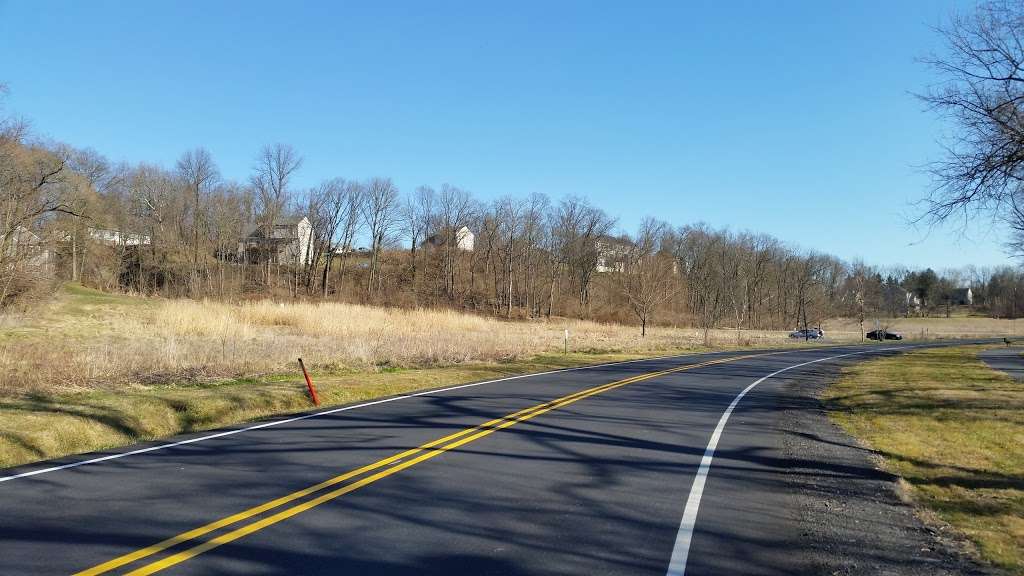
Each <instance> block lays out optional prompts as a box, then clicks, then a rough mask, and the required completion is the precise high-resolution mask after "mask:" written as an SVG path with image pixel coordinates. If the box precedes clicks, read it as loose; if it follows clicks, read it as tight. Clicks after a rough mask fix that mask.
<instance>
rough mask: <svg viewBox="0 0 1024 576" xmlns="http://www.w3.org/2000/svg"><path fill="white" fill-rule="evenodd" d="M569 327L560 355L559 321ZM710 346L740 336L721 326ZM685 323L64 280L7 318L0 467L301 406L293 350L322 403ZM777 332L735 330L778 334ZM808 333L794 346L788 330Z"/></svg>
mask: <svg viewBox="0 0 1024 576" xmlns="http://www.w3.org/2000/svg"><path fill="white" fill-rule="evenodd" d="M566 329H568V330H569V332H570V341H569V347H570V352H569V353H568V354H563V353H562V346H563V340H562V337H563V333H564V332H563V331H564V330H566ZM712 338H713V343H714V347H716V348H724V347H728V346H732V347H735V346H736V335H735V333H734V332H732V331H730V330H721V331H715V332H714V333H713V334H712ZM700 342H701V336H700V334H699V332H698V331H696V330H692V329H670V328H655V329H653V330H650V331H649V334H648V337H647V338H644V339H641V338H640V337H639V333H638V330H637V329H636V328H635V327H632V326H620V325H609V324H598V323H594V322H584V321H576V320H558V321H551V322H503V321H500V320H496V319H491V318H485V317H480V316H475V315H469V314H459V313H455V312H446V311H428V310H387V309H382V308H372V307H366V306H352V305H344V304H302V303H298V304H278V303H272V302H256V303H248V304H235V305H232V304H223V303H215V302H195V301H188V300H161V299H148V298H134V297H127V296H119V295H110V294H104V293H101V292H96V291H93V290H89V289H85V288H81V287H77V286H68V287H67V288H65V290H64V291H63V292H62V293H61V294H60V296H59V297H58V298H57V299H56V300H55V301H54V302H51V303H48V304H46V305H44V306H42V307H40V308H39V309H36V310H33V311H31V312H30V313H27V314H25V315H24V316H21V317H16V316H10V315H8V316H6V317H2V318H0V467H6V466H14V465H18V464H23V463H27V462H32V461H36V460H41V459H46V458H52V457H57V456H62V455H67V454H73V453H78V452H84V451H89V450H95V449H101V448H109V447H114V446H122V445H126V444H130V443H133V442H137V441H141V440H150V439H155V438H161V437H166V436H170V435H173V434H177V433H181V432H190V431H196V430H203V429H210V428H216V427H220V426H225V425H230V424H235V423H239V422H244V421H248V420H253V419H257V418H261V417H265V416H269V415H273V414H281V413H287V412H294V411H299V410H304V409H308V408H309V407H310V405H309V400H308V399H307V398H306V396H305V387H304V385H303V383H302V380H301V376H300V374H299V372H298V368H297V366H296V363H295V361H296V358H297V357H299V356H302V357H303V358H304V359H305V361H306V363H307V365H308V366H309V367H310V368H311V370H312V371H313V375H314V379H315V381H316V384H317V387H318V389H319V392H320V396H321V399H322V400H323V403H324V404H325V405H338V404H345V403H350V402H355V401H359V400H365V399H369V398H375V397H382V396H388V395H393V394H400V393H404V392H409V391H413V390H422V389H427V388H433V387H439V386H446V385H452V384H457V383H463V382H471V381H477V380H485V379H491V378H496V377H501V376H506V375H512V374H521V373H527V372H537V371H543V370H550V369H554V368H562V367H566V366H573V365H581V364H589V363H598V362H609V361H615V360H625V359H631V358H640V357H645V356H654V355H661V354H669V353H676V352H684V351H694V350H702V349H704V348H703V347H702V346H700ZM785 342H787V338H786V337H785V333H781V332H743V333H742V342H741V343H742V344H743V345H747V346H774V345H779V344H782V343H785ZM794 344H795V345H802V343H799V342H797V343H794Z"/></svg>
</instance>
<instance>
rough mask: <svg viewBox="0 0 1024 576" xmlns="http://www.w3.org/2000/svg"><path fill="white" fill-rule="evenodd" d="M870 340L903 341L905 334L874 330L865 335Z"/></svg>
mask: <svg viewBox="0 0 1024 576" xmlns="http://www.w3.org/2000/svg"><path fill="white" fill-rule="evenodd" d="M865 336H867V339H868V340H903V334H900V333H899V332H889V331H888V330H872V331H871V332H868V333H867V334H865Z"/></svg>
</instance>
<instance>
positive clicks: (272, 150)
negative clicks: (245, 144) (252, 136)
mask: <svg viewBox="0 0 1024 576" xmlns="http://www.w3.org/2000/svg"><path fill="white" fill-rule="evenodd" d="M301 167H302V158H301V157H300V156H299V155H298V153H296V152H295V149H294V148H292V147H291V146H289V145H287V144H272V145H269V146H264V147H263V148H262V149H261V150H260V152H259V154H258V155H257V156H256V165H255V167H254V174H253V176H252V178H251V184H252V187H253V190H255V192H256V214H257V218H258V222H257V224H259V225H261V226H263V227H265V229H267V230H269V232H270V233H271V234H273V230H274V227H275V225H276V224H277V221H278V218H280V217H281V215H282V214H283V212H284V209H285V207H286V206H288V203H289V201H290V200H291V188H290V185H291V179H292V177H293V176H294V175H295V173H296V172H297V171H298V170H299V168H301ZM272 260H276V259H275V258H272V257H270V256H269V255H268V257H267V258H266V277H265V279H266V282H267V284H270V279H271V278H270V277H271V273H270V271H271V268H270V263H271V261H272Z"/></svg>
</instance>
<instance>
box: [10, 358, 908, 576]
mask: <svg viewBox="0 0 1024 576" xmlns="http://www.w3.org/2000/svg"><path fill="white" fill-rule="evenodd" d="M889 348H892V347H891V346H890V347H883V346H873V347H872V346H865V347H833V348H820V349H804V350H798V351H793V350H790V351H784V352H746V353H740V352H735V353H719V354H706V355H693V356H683V357H675V358H663V359H654V360H644V361H637V362H629V363H619V364H612V365H604V366H597V367H589V368H584V369H574V370H567V371H558V372H553V373H547V374H540V375H532V376H527V377H518V378H511V379H506V380H500V381H493V382H487V383H480V384H476V385H468V386H461V387H455V388H450V389H446V390H440V391H434V392H429V393H424V394H418V395H411V396H406V397H401V398H397V399H391V400H388V401H383V402H373V403H369V404H365V405H361V406H354V407H346V408H344V409H335V410H328V411H325V412H322V413H319V414H316V415H313V416H310V417H304V418H299V419H285V420H283V421H277V422H272V423H270V424H269V425H268V424H263V425H260V426H258V427H255V428H247V429H239V430H235V431H231V433H228V434H216V435H213V437H208V436H210V435H206V436H203V435H197V436H192V437H184V438H181V439H175V440H174V441H172V442H171V443H170V444H171V445H157V448H156V449H152V450H148V451H141V452H132V451H131V450H130V449H126V450H125V451H122V452H116V453H112V455H113V456H114V457H112V458H107V459H104V460H102V461H98V462H89V463H85V464H82V465H78V464H80V463H82V462H83V461H87V460H91V459H93V458H96V457H97V456H104V455H92V456H86V457H81V458H77V459H72V460H65V461H61V462H56V463H45V464H41V465H37V466H33V467H25V468H21V469H16V470H9V471H7V475H6V476H0V574H71V573H81V574H124V573H131V574H151V573H157V572H159V573H166V574H270V573H275V574H307V575H308V574H411V573H416V574H434V573H436V574H442V573H444V574H630V575H635V574H652V575H661V574H666V572H669V573H672V574H683V573H684V572H685V574H689V575H697V574H725V573H730V574H743V573H746V574H792V573H799V572H801V571H803V570H804V569H805V568H806V565H805V564H804V563H805V561H806V559H804V558H802V556H801V554H799V550H798V542H799V536H800V535H799V526H798V525H797V523H796V522H795V521H794V517H793V515H791V514H787V511H786V506H787V505H786V502H787V500H786V499H787V497H788V495H787V494H786V490H785V487H784V483H783V482H781V481H780V475H781V474H784V473H785V471H786V469H787V468H788V467H789V466H790V465H791V464H792V462H790V461H789V460H788V459H787V458H786V457H785V456H784V455H782V453H781V451H780V446H779V444H780V442H779V438H778V434H779V433H778V430H777V427H776V414H777V413H778V411H779V409H780V406H782V405H784V404H785V403H790V402H793V401H794V398H793V396H792V393H790V392H787V391H786V389H785V384H786V382H787V381H788V380H791V379H794V378H823V377H825V373H826V372H829V371H834V370H835V369H836V367H837V366H839V365H840V364H841V363H843V362H850V361H856V360H859V359H862V358H868V357H874V356H878V355H880V354H887V353H894V352H892V351H889V352H887V351H886V349H889ZM730 412H731V414H730ZM801 466H803V467H806V466H807V463H806V462H804V463H801ZM54 468H55V469H54ZM46 469H49V470H46ZM41 470H42V471H41ZM821 470H823V471H827V473H829V474H842V473H844V471H843V470H842V469H841V468H835V467H832V468H830V465H829V463H824V462H823V463H821ZM39 471H41V472H39ZM35 472H39V473H35Z"/></svg>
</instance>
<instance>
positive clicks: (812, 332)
mask: <svg viewBox="0 0 1024 576" xmlns="http://www.w3.org/2000/svg"><path fill="white" fill-rule="evenodd" d="M789 337H790V338H800V339H804V340H817V339H818V338H824V337H825V333H824V332H823V331H822V330H821V328H802V329H800V330H797V331H795V332H790V333H789Z"/></svg>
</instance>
